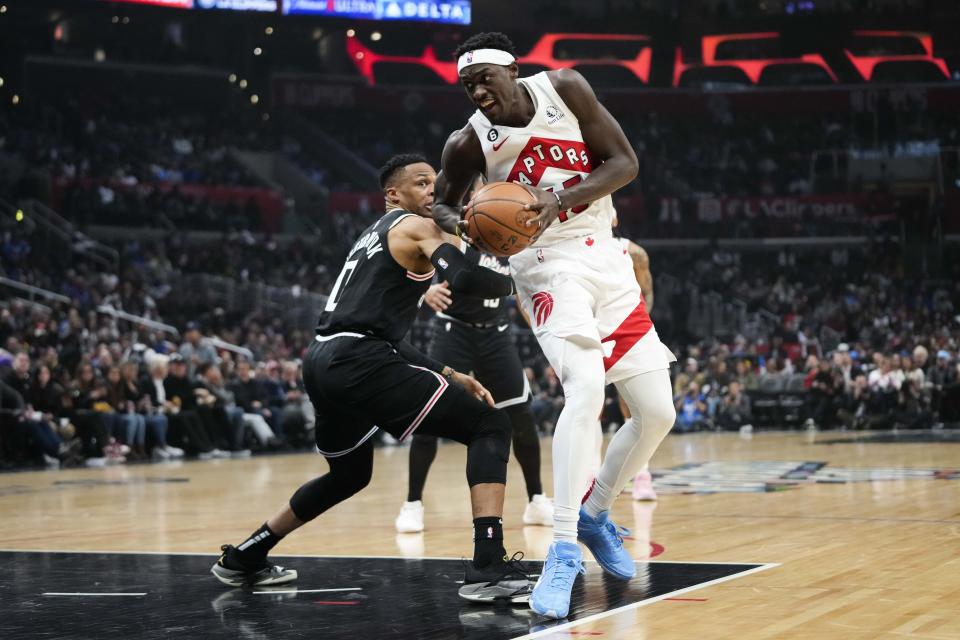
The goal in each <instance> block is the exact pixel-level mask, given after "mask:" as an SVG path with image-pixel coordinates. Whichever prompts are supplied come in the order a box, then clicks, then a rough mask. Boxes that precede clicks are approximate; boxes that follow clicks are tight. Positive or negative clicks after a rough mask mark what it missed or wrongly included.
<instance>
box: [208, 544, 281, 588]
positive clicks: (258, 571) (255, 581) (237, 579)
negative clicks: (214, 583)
mask: <svg viewBox="0 0 960 640" xmlns="http://www.w3.org/2000/svg"><path fill="white" fill-rule="evenodd" d="M220 550H221V551H222V552H223V553H222V554H220V559H219V560H217V561H216V563H214V565H213V567H211V568H210V573H212V574H213V575H214V577H215V578H216V579H217V580H219V581H220V582H222V583H223V584H226V585H230V586H231V587H266V586H272V585H275V584H286V583H287V582H293V581H294V580H296V579H297V570H296V569H284V568H283V567H280V566H277V565H275V564H271V563H270V562H267V561H266V560H261V561H259V562H249V561H246V560H243V559H242V558H241V557H240V552H238V551H237V548H236V547H234V546H233V545H232V544H225V545H223V546H222V547H220Z"/></svg>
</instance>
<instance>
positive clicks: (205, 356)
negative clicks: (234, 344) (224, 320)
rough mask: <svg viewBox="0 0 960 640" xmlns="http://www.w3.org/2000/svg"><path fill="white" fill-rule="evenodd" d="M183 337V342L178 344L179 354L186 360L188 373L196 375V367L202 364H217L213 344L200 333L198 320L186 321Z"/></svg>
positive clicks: (218, 359)
mask: <svg viewBox="0 0 960 640" xmlns="http://www.w3.org/2000/svg"><path fill="white" fill-rule="evenodd" d="M183 338H184V343H183V344H182V345H180V355H181V356H183V359H184V360H186V362H187V367H188V370H189V375H191V376H193V375H196V372H197V367H199V366H200V365H202V364H207V363H211V364H218V363H219V362H220V358H219V357H218V356H217V350H216V349H215V348H214V346H213V344H212V343H211V342H210V340H208V339H206V338H204V337H203V335H202V334H201V333H200V323H199V322H195V321H191V322H188V323H187V327H186V330H185V331H184V334H183Z"/></svg>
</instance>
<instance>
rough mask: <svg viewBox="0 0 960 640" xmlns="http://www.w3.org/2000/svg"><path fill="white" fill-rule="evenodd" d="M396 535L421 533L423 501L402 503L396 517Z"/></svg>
mask: <svg viewBox="0 0 960 640" xmlns="http://www.w3.org/2000/svg"><path fill="white" fill-rule="evenodd" d="M395 524H396V525H397V533H420V532H421V531H423V501H421V500H417V501H416V502H404V503H403V506H402V507H400V515H398V516H397V520H396V523H395Z"/></svg>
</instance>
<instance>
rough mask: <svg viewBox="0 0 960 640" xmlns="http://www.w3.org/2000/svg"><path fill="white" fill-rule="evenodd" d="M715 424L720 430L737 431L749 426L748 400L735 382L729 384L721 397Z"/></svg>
mask: <svg viewBox="0 0 960 640" xmlns="http://www.w3.org/2000/svg"><path fill="white" fill-rule="evenodd" d="M717 424H718V426H719V427H720V428H722V429H739V428H740V427H743V426H746V425H748V424H750V398H749V397H748V396H747V394H746V393H744V392H743V388H742V387H741V386H740V383H739V382H738V381H736V380H734V381H732V382H731V383H730V385H729V386H728V387H727V390H726V393H725V394H724V395H723V402H722V403H721V405H720V410H719V412H718V415H717Z"/></svg>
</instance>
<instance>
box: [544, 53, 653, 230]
mask: <svg viewBox="0 0 960 640" xmlns="http://www.w3.org/2000/svg"><path fill="white" fill-rule="evenodd" d="M548 75H549V76H550V81H551V82H553V86H554V87H555V88H556V90H557V93H559V94H560V97H561V98H563V101H564V102H565V103H566V104H567V106H568V107H570V110H571V111H573V114H574V115H575V116H577V120H579V121H580V132H581V133H582V134H583V141H584V143H585V144H586V145H587V148H588V149H590V155H591V157H592V160H593V162H594V164H595V166H596V168H595V169H594V170H593V171H592V172H591V173H590V175H589V176H587V177H586V178H585V179H584V180H583V182H580V183H578V184H575V185H573V186H570V187H567V188H565V189H564V190H563V191H558V192H556V195H554V194H553V193H546V192H543V191H539V192H538V193H536V194H535V195H536V196H537V202H536V203H535V204H533V205H530V206H529V208H530V209H532V210H535V211H538V212H539V213H538V215H537V217H536V218H534V219H533V220H531V222H530V226H535V225H537V224H539V225H540V232H539V233H543V231H544V230H545V229H546V228H547V227H548V226H550V224H551V223H552V222H553V221H554V220H555V219H556V218H557V216H558V215H559V214H560V212H561V211H566V210H567V209H572V208H573V207H577V206H579V205H582V204H587V203H588V202H592V201H594V200H597V199H598V198H602V197H604V196H606V195H609V194H611V193H613V192H614V191H616V190H617V189H619V188H620V187H622V186H624V185H625V184H628V183H630V182H631V181H632V180H633V179H634V178H636V177H637V173H638V172H639V166H640V165H639V163H638V162H637V154H635V153H634V152H633V147H631V146H630V142H629V141H628V140H627V136H626V135H624V133H623V129H621V128H620V125H619V123H617V121H616V120H615V119H614V117H613V116H612V115H610V112H609V111H607V109H606V107H604V106H603V105H602V104H600V101H599V100H597V96H596V94H595V93H594V92H593V88H592V87H591V86H590V84H589V83H588V82H587V81H586V80H585V79H584V77H583V76H582V75H580V73H579V72H578V71H574V70H573V69H557V70H556V71H550V72H548ZM535 191H537V190H535Z"/></svg>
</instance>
